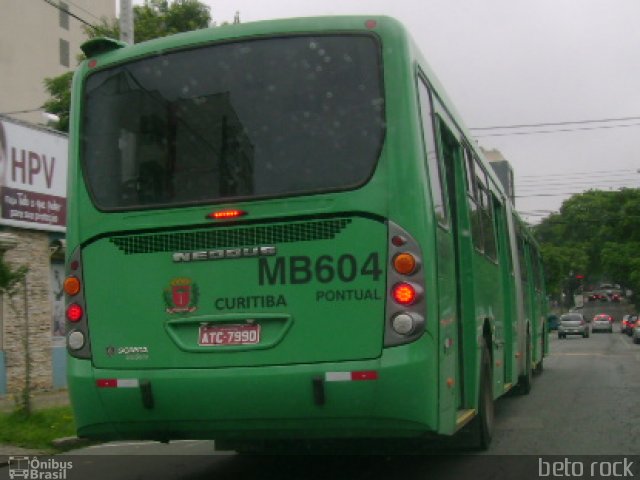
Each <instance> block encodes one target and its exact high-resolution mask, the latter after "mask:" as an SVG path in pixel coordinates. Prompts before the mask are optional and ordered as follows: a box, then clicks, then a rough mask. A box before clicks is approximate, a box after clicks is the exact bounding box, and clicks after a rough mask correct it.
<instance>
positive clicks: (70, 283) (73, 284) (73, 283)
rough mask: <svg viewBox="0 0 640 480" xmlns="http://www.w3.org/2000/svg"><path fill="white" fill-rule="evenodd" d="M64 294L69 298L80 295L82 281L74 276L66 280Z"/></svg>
mask: <svg viewBox="0 0 640 480" xmlns="http://www.w3.org/2000/svg"><path fill="white" fill-rule="evenodd" d="M63 288H64V292H65V293H66V294H67V295H69V296H71V297H72V296H74V295H77V294H78V293H80V280H79V279H78V277H74V276H73V275H71V276H69V277H67V278H65V279H64V285H63Z"/></svg>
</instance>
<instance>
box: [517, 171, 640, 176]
mask: <svg viewBox="0 0 640 480" xmlns="http://www.w3.org/2000/svg"><path fill="white" fill-rule="evenodd" d="M596 173H638V172H637V171H636V170H631V169H629V170H611V169H609V170H587V171H586V172H582V174H581V175H591V174H596ZM575 174H576V172H569V173H568V174H562V173H557V174H554V173H545V174H542V175H522V176H521V177H520V178H530V177H536V178H539V177H557V176H561V175H575Z"/></svg>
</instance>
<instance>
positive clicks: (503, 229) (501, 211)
mask: <svg viewBox="0 0 640 480" xmlns="http://www.w3.org/2000/svg"><path fill="white" fill-rule="evenodd" d="M491 204H492V206H493V218H494V219H495V223H496V231H497V233H498V235H497V238H498V243H497V247H498V265H499V266H500V278H501V279H502V294H503V299H504V300H503V307H504V314H503V315H502V318H501V319H500V321H501V322H503V327H502V331H503V334H504V337H503V338H504V343H503V345H504V365H503V366H504V384H505V385H508V384H510V383H515V382H516V381H517V378H515V377H514V375H513V373H514V368H513V367H514V366H513V363H514V358H515V350H516V347H517V346H515V345H514V344H513V341H514V331H515V329H516V328H517V322H516V319H517V314H516V305H515V303H514V300H513V299H514V298H515V296H516V292H515V287H514V280H513V279H514V275H515V274H514V271H513V257H512V252H511V244H510V243H509V232H508V225H507V217H506V210H505V207H504V205H503V204H502V203H501V202H500V200H498V198H497V197H496V196H495V195H493V194H492V202H491Z"/></svg>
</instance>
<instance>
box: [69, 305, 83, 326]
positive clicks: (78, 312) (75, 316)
mask: <svg viewBox="0 0 640 480" xmlns="http://www.w3.org/2000/svg"><path fill="white" fill-rule="evenodd" d="M83 314H84V310H82V307H81V306H80V305H78V304H77V303H72V304H71V305H69V306H68V307H67V320H69V321H70V322H73V323H75V322H79V321H80V320H81V319H82V315H83Z"/></svg>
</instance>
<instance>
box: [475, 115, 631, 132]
mask: <svg viewBox="0 0 640 480" xmlns="http://www.w3.org/2000/svg"><path fill="white" fill-rule="evenodd" d="M629 120H640V117H620V118H601V119H599V120H573V121H566V122H545V123H523V124H520V125H517V124H516V125H496V126H493V127H471V128H469V130H503V129H509V128H536V127H557V126H562V125H580V124H584V123H607V122H626V121H629Z"/></svg>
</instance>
